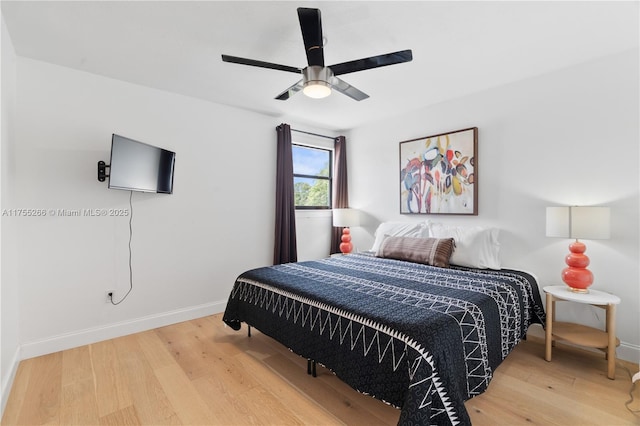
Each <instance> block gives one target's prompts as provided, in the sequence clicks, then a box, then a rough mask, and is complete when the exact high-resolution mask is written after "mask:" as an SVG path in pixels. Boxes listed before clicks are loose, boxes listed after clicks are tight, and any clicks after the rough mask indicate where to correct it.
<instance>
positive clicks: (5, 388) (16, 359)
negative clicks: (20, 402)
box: [0, 347, 20, 419]
mask: <svg viewBox="0 0 640 426" xmlns="http://www.w3.org/2000/svg"><path fill="white" fill-rule="evenodd" d="M19 364H20V347H18V348H16V351H15V353H14V354H13V358H12V359H11V368H10V369H9V371H8V374H7V375H6V376H3V377H2V385H1V388H0V419H1V418H2V416H3V415H4V409H5V407H6V406H7V401H8V400H9V393H11V387H12V386H13V380H14V379H15V378H16V373H17V372H18V365H19Z"/></svg>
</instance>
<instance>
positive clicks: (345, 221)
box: [333, 209, 360, 254]
mask: <svg viewBox="0 0 640 426" xmlns="http://www.w3.org/2000/svg"><path fill="white" fill-rule="evenodd" d="M358 225H360V218H359V215H358V211H357V210H355V209H333V226H335V227H336V228H344V229H343V230H342V237H341V240H342V242H341V243H340V251H341V252H342V254H349V253H351V250H353V243H351V230H350V229H349V227H350V226H358Z"/></svg>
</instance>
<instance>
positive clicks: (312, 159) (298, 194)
mask: <svg viewBox="0 0 640 426" xmlns="http://www.w3.org/2000/svg"><path fill="white" fill-rule="evenodd" d="M292 153H293V191H294V197H295V204H296V209H330V208H331V180H332V175H333V167H332V165H331V163H332V157H333V151H331V150H329V149H322V148H313V147H309V146H304V145H296V144H293V146H292Z"/></svg>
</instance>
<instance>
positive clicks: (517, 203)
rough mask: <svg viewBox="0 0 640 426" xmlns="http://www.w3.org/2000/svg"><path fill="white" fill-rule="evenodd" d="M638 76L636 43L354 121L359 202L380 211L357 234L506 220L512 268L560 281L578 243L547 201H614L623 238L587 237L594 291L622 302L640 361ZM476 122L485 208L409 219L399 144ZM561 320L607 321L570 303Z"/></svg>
mask: <svg viewBox="0 0 640 426" xmlns="http://www.w3.org/2000/svg"><path fill="white" fill-rule="evenodd" d="M638 75H639V70H638V51H637V50H634V51H627V52H624V53H621V54H618V55H613V56H610V57H606V58H602V59H601V60H598V61H594V62H590V63H587V64H583V65H580V66H576V67H572V68H568V69H565V70H561V71H558V72H554V73H550V74H546V75H542V76H539V77H537V78H532V79H528V80H525V81H521V82H517V83H513V84H509V85H505V86H502V87H499V88H496V89H492V90H487V91H484V92H481V93H477V94H474V95H470V96H466V97H463V98H460V99H457V100H454V101H451V102H446V103H443V104H440V105H437V106H434V107H431V108H426V109H422V110H420V111H416V112H415V113H413V114H409V115H406V116H403V117H397V118H395V119H389V120H386V121H384V122H381V123H375V124H371V125H366V126H362V127H360V128H357V129H354V130H353V131H351V132H350V134H349V144H350V145H349V148H350V152H349V178H350V179H349V185H350V188H349V190H350V195H351V204H352V206H353V207H355V208H359V209H361V210H363V211H364V212H366V214H367V215H368V219H367V221H366V222H365V224H364V226H363V227H361V228H355V229H353V230H352V233H353V236H354V240H355V242H356V244H357V245H359V246H361V247H364V248H367V247H370V246H371V244H372V243H373V232H374V230H375V227H376V226H377V224H378V223H379V222H380V221H385V220H407V221H419V220H425V219H427V218H429V219H431V220H435V221H441V222H448V223H460V224H467V225H476V224H483V225H494V226H498V227H499V228H500V229H501V230H502V231H501V237H500V240H501V244H502V259H503V265H505V266H510V267H515V268H521V269H526V270H529V271H531V272H533V273H535V274H536V276H537V277H538V278H539V282H540V284H541V286H545V285H558V284H562V281H561V280H560V271H561V270H562V269H563V267H564V266H565V265H564V256H565V255H566V254H567V253H568V250H567V246H568V244H569V243H570V241H568V240H560V239H553V238H546V237H545V207H547V206H554V205H607V206H610V207H611V216H612V223H611V226H612V229H611V239H610V240H601V241H586V243H587V254H588V255H589V256H590V258H591V265H590V266H589V268H590V269H591V270H592V271H593V273H594V275H595V282H594V285H593V288H594V289H600V290H604V291H608V292H612V293H615V294H617V295H618V296H620V297H621V298H622V303H621V305H620V306H619V307H618V314H617V319H618V336H619V337H620V339H621V340H622V346H621V347H620V348H619V349H618V354H619V356H621V357H624V358H625V359H630V360H633V361H638V360H640V355H639V354H640V351H639V349H640V336H639V334H640V332H639V329H640V324H639V323H640V318H639V311H640V293H639V285H638V284H639V282H638V280H639V278H638V277H639V276H640V275H639V268H638V261H639V259H640V253H639V241H640V240H639V235H638V234H639V227H638V225H639V223H638V217H639V208H638V207H639V206H638V204H639V197H638V191H639V173H638V160H639V157H640V154H639V148H638V145H639V140H640V138H639V130H638V127H639V123H638V117H639V114H640V109H639V106H638V92H639V88H638ZM431 83H433V84H437V82H431ZM431 83H429V82H427V83H426V84H431ZM416 90H419V87H417V89H416ZM473 126H477V127H478V129H479V136H478V140H479V142H478V147H479V153H478V183H479V188H478V190H479V215H478V216H477V217H469V216H467V217H464V216H446V215H442V216H435V215H430V216H426V215H416V216H408V215H404V216H401V215H400V214H399V160H398V143H399V142H400V141H404V140H409V139H414V138H419V137H424V136H429V135H433V134H438V133H442V132H446V131H452V130H458V129H463V128H467V127H473ZM559 306H560V305H559ZM558 318H559V319H561V320H562V319H564V320H573V321H579V322H582V323H585V324H588V325H593V326H600V327H604V312H603V311H602V310H600V309H597V308H593V307H590V306H582V305H576V304H571V305H568V304H565V305H563V306H560V312H559V313H558Z"/></svg>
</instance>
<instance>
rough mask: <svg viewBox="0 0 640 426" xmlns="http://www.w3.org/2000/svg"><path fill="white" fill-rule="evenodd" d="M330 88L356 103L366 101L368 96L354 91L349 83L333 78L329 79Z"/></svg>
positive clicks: (356, 90)
mask: <svg viewBox="0 0 640 426" xmlns="http://www.w3.org/2000/svg"><path fill="white" fill-rule="evenodd" d="M331 88H332V89H335V90H337V91H338V92H340V93H342V94H343V95H347V96H348V97H350V98H351V99H355V100H356V101H362V100H364V99H367V98H368V97H369V95H367V94H366V93H364V92H361V91H360V90H358V89H356V88H355V87H353V86H352V85H350V84H349V83H347V82H346V81H344V80H341V79H339V78H338V77H333V78H332V79H331Z"/></svg>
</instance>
